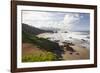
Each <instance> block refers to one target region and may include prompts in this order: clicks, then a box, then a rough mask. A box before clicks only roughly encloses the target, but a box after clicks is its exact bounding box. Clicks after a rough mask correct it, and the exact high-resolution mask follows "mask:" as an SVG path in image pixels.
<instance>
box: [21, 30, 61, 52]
mask: <svg viewBox="0 0 100 73" xmlns="http://www.w3.org/2000/svg"><path fill="white" fill-rule="evenodd" d="M22 39H23V40H22V42H27V43H34V44H35V45H37V47H38V48H41V49H45V50H47V51H53V50H56V49H59V50H60V47H59V45H58V44H57V43H55V42H51V41H49V40H48V39H45V38H38V37H37V36H35V35H29V34H27V33H24V32H23V35H22Z"/></svg>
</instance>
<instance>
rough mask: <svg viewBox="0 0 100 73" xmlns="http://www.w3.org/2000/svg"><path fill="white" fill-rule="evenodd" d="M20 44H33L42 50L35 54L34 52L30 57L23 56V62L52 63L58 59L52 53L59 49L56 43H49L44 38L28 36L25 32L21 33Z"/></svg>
mask: <svg viewBox="0 0 100 73" xmlns="http://www.w3.org/2000/svg"><path fill="white" fill-rule="evenodd" d="M22 42H23V43H33V44H35V45H36V46H37V47H38V48H40V49H41V50H42V51H38V52H37V53H36V52H34V53H32V54H30V55H25V56H23V58H22V61H23V62H35V61H52V60H58V59H59V58H58V57H57V55H56V54H55V53H54V52H53V51H54V50H55V49H59V48H60V47H59V46H58V44H57V43H54V42H51V41H49V40H47V39H44V38H38V37H36V36H35V35H30V34H27V33H25V32H22ZM33 49H34V48H33Z"/></svg>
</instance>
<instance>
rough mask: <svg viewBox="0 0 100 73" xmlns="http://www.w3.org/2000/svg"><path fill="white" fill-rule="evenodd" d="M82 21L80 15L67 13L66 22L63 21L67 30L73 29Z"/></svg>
mask: <svg viewBox="0 0 100 73" xmlns="http://www.w3.org/2000/svg"><path fill="white" fill-rule="evenodd" d="M79 20H80V15H79V13H67V14H66V15H65V16H64V20H63V23H64V26H63V27H64V28H65V29H69V30H70V29H71V28H72V27H73V26H74V25H75V24H76V23H78V22H79Z"/></svg>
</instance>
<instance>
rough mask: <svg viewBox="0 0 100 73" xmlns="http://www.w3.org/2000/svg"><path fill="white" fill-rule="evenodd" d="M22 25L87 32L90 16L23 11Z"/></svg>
mask: <svg viewBox="0 0 100 73" xmlns="http://www.w3.org/2000/svg"><path fill="white" fill-rule="evenodd" d="M22 23H26V24H28V25H31V26H34V27H38V28H41V27H53V28H59V29H61V30H72V31H77V30H79V31H87V30H89V28H90V14H88V13H74V12H47V11H25V10H24V11H22Z"/></svg>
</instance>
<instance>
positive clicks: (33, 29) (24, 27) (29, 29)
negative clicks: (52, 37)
mask: <svg viewBox="0 0 100 73" xmlns="http://www.w3.org/2000/svg"><path fill="white" fill-rule="evenodd" d="M22 31H23V32H26V33H29V34H34V35H37V34H40V33H45V32H53V31H47V30H43V29H39V28H36V27H34V26H30V25H27V24H24V23H22Z"/></svg>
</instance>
